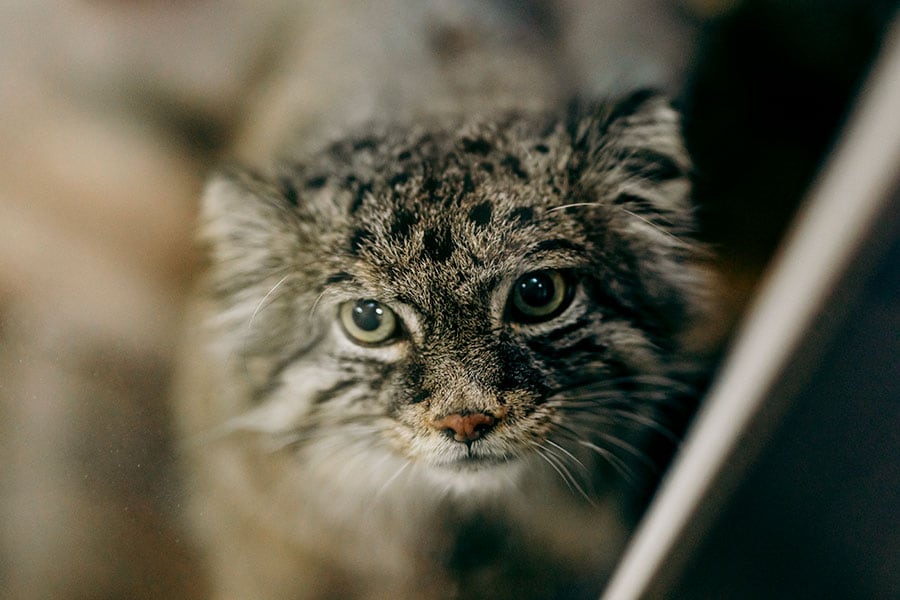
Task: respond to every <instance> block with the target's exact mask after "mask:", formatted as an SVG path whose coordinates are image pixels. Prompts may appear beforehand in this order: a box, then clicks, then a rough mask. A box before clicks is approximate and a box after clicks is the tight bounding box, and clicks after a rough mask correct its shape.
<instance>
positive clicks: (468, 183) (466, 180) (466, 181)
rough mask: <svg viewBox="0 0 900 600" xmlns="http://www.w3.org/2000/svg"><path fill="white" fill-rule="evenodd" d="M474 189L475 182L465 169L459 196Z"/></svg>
mask: <svg viewBox="0 0 900 600" xmlns="http://www.w3.org/2000/svg"><path fill="white" fill-rule="evenodd" d="M474 191H475V182H474V181H472V175H471V174H470V173H469V172H468V171H466V172H465V173H464V174H463V184H462V192H461V193H460V198H462V197H464V196H468V195H469V194H471V193H472V192H474Z"/></svg>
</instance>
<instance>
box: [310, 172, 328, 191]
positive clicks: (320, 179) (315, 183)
mask: <svg viewBox="0 0 900 600" xmlns="http://www.w3.org/2000/svg"><path fill="white" fill-rule="evenodd" d="M327 181H328V177H327V176H325V175H316V176H314V177H310V178H309V179H307V180H306V187H308V188H310V189H313V190H317V189H319V188H321V187H322V186H323V185H325V182H327Z"/></svg>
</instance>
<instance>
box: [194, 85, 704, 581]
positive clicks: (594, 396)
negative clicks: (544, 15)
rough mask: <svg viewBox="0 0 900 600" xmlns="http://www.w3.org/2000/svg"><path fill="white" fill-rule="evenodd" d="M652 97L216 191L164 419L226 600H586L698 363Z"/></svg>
mask: <svg viewBox="0 0 900 600" xmlns="http://www.w3.org/2000/svg"><path fill="white" fill-rule="evenodd" d="M688 171H689V162H688V158H687V157H686V154H685V150H684V147H683V143H682V140H681V137H680V133H679V121H678V117H677V114H676V113H675V111H673V110H672V109H671V108H670V106H669V105H668V104H667V102H666V101H664V100H663V99H661V98H660V97H658V96H656V95H654V94H651V93H635V94H632V95H631V96H628V97H626V98H623V99H619V100H616V101H609V102H603V103H596V104H579V105H572V106H570V107H569V108H567V109H562V110H559V111H558V112H553V111H549V112H536V113H529V112H519V113H515V112H513V113H509V112H506V113H499V114H494V115H485V116H481V117H468V118H466V119H463V120H460V121H454V120H452V119H450V120H443V121H442V120H436V121H435V122H433V123H430V124H428V125H427V126H422V125H419V124H417V125H377V124H376V125H371V126H370V127H368V128H365V129H363V130H362V131H360V132H358V133H357V134H354V135H349V136H347V137H346V138H343V139H341V140H339V141H336V142H333V143H331V144H330V145H325V147H323V148H322V149H321V150H320V151H319V152H318V153H315V154H311V155H310V156H309V157H308V158H307V159H305V160H304V161H303V162H302V163H300V164H288V165H282V166H279V167H276V168H273V169H272V170H271V172H268V173H263V174H260V173H253V172H249V171H242V170H239V169H233V170H230V171H226V172H223V173H222V174H220V175H219V176H218V177H216V178H214V179H213V181H212V182H211V183H210V184H209V186H208V188H207V190H206V193H205V197H204V201H203V215H202V237H203V240H204V241H205V242H206V244H207V245H208V248H209V252H210V262H211V265H210V269H209V276H208V279H207V281H206V285H205V288H204V291H203V294H202V297H201V299H200V301H199V302H198V303H197V307H196V310H195V314H194V318H193V320H194V322H195V330H194V331H193V333H192V335H191V345H190V347H189V349H188V351H187V352H186V353H185V365H186V370H185V376H184V378H183V385H182V392H181V395H180V398H179V404H178V406H179V412H180V415H179V416H180V420H181V423H182V425H183V427H184V432H185V434H186V439H187V441H188V445H187V454H188V461H187V472H188V481H189V488H190V490H191V503H190V504H191V509H190V512H191V519H192V522H193V525H194V526H195V529H196V531H197V532H198V535H199V537H200V539H201V540H202V544H203V546H204V549H205V552H206V554H207V556H208V564H209V566H210V570H211V574H212V578H213V582H214V586H215V589H216V591H217V593H218V596H219V597H221V598H318V597H333V598H348V597H355V596H361V597H372V598H418V597H422V598H431V597H435V598H437V597H468V598H580V597H584V598H592V597H596V596H597V594H598V593H599V591H600V590H601V589H602V584H603V582H604V580H605V578H606V577H607V576H608V574H609V570H610V568H611V566H612V564H613V562H614V561H615V559H616V557H617V554H618V552H619V551H620V550H621V548H622V546H623V543H624V541H625V540H626V538H627V534H628V532H629V530H630V528H631V527H632V526H633V525H634V520H635V519H636V518H637V516H638V515H639V511H640V509H641V507H642V505H643V504H644V502H645V501H646V499H647V496H648V493H649V491H650V490H651V489H652V487H653V485H654V483H655V481H656V480H657V478H658V477H659V471H660V468H661V466H662V465H663V464H664V462H665V457H666V456H667V455H668V454H670V453H671V451H672V449H673V447H674V444H675V440H674V439H673V438H674V437H675V436H676V435H677V432H678V430H679V428H680V426H681V423H682V422H683V421H684V420H685V415H686V414H687V412H688V411H689V408H690V406H691V403H692V401H693V396H694V394H693V392H692V382H693V380H694V376H695V374H696V373H697V372H698V371H699V370H700V368H701V364H700V363H699V361H698V359H696V358H695V357H694V355H693V354H692V352H691V351H689V350H688V349H687V347H686V345H685V336H686V334H687V332H688V331H689V329H690V327H691V326H692V324H693V323H695V322H696V320H697V318H698V317H700V316H701V314H702V305H703V301H702V297H703V296H704V293H705V287H706V284H705V279H704V276H703V271H702V270H701V269H700V268H699V267H697V266H696V259H697V258H698V256H697V254H698V251H697V246H696V245H695V244H694V243H693V242H692V241H691V233H692V230H693V225H694V224H693V217H692V210H691V207H690V183H689V180H688V178H687V174H688Z"/></svg>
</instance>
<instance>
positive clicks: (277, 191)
mask: <svg viewBox="0 0 900 600" xmlns="http://www.w3.org/2000/svg"><path fill="white" fill-rule="evenodd" d="M295 202H296V196H290V195H289V194H287V193H286V192H285V191H284V189H283V188H282V187H281V186H278V185H276V184H274V183H273V182H271V181H269V180H267V179H265V178H263V177H262V176H260V175H257V174H255V173H252V172H250V171H247V170H243V169H238V168H229V169H225V170H222V171H220V172H218V173H217V174H216V175H214V176H213V177H212V178H211V179H210V181H209V183H208V184H207V185H206V189H205V190H204V193H203V198H202V202H201V211H200V219H201V226H200V236H201V239H202V241H204V242H206V243H207V244H208V245H209V247H210V251H211V255H212V256H211V258H212V260H213V262H214V263H215V264H228V265H234V266H237V267H238V268H239V269H240V270H252V269H256V268H259V267H260V266H262V265H264V264H270V263H271V262H272V259H273V258H276V257H279V256H281V257H285V255H286V254H288V255H290V254H293V249H294V247H295V246H296V241H297V233H298V232H297V230H298V224H299V217H298V214H297V209H296V206H295V204H294V203H295Z"/></svg>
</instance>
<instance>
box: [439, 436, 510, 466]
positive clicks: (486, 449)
mask: <svg viewBox="0 0 900 600" xmlns="http://www.w3.org/2000/svg"><path fill="white" fill-rule="evenodd" d="M491 446H492V444H490V443H489V440H484V439H480V440H475V441H473V442H468V443H466V444H456V445H455V446H454V447H452V450H450V451H449V452H448V451H447V449H446V448H445V449H442V450H441V451H439V455H438V460H437V461H436V464H437V466H440V467H443V468H448V469H451V470H454V471H470V470H476V471H477V470H483V469H488V468H492V467H499V466H502V465H508V464H510V463H513V462H516V461H517V459H518V456H516V455H513V454H510V453H508V452H500V451H498V450H497V449H496V448H492V447H491Z"/></svg>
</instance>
